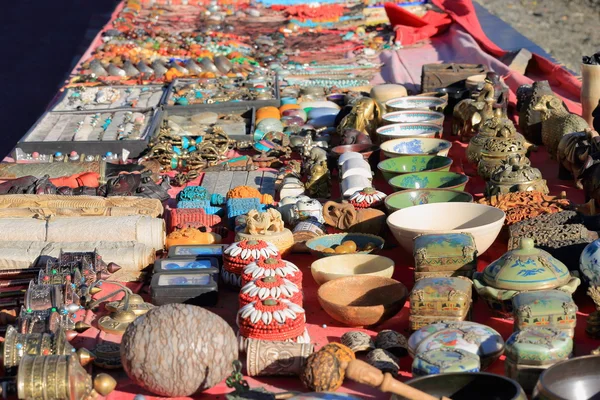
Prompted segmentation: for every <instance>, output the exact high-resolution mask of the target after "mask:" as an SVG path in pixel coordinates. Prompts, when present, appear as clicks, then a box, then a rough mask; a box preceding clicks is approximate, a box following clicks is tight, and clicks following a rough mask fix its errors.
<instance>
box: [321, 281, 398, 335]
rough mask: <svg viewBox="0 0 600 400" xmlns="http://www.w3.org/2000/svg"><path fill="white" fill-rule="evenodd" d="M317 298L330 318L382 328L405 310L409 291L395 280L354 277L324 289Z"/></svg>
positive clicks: (334, 282)
mask: <svg viewBox="0 0 600 400" xmlns="http://www.w3.org/2000/svg"><path fill="white" fill-rule="evenodd" d="M317 297H318V299H319V303H320V304H321V307H323V309H324V310H325V312H327V314H329V316H331V318H333V319H335V320H336V321H338V322H341V323H343V324H345V325H348V326H354V327H363V326H372V325H377V324H381V323H382V322H384V321H386V320H388V319H390V318H391V317H393V316H394V315H396V314H397V313H398V312H399V311H400V310H401V309H402V307H404V303H405V302H406V299H407V297H408V290H407V289H406V286H404V285H403V284H402V283H400V282H398V281H396V280H394V279H390V278H384V277H381V276H368V275H355V276H347V277H345V278H338V279H334V280H332V281H329V282H327V283H325V284H323V285H321V287H319V290H318V292H317Z"/></svg>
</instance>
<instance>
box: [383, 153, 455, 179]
mask: <svg viewBox="0 0 600 400" xmlns="http://www.w3.org/2000/svg"><path fill="white" fill-rule="evenodd" d="M451 165H452V159H451V158H450V157H444V156H401V157H394V158H387V159H385V160H383V161H381V162H380V163H379V164H377V169H379V170H380V171H381V174H382V175H383V178H384V179H385V180H386V181H389V180H390V179H392V178H393V177H394V176H397V175H402V174H409V173H411V172H424V171H448V170H450V166H451Z"/></svg>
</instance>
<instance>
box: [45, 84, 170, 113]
mask: <svg viewBox="0 0 600 400" xmlns="http://www.w3.org/2000/svg"><path fill="white" fill-rule="evenodd" d="M103 89H104V90H106V89H116V90H118V91H119V92H120V96H119V99H118V100H117V101H116V102H114V103H100V104H98V103H95V102H91V103H88V104H86V105H80V107H79V108H78V107H77V106H74V105H70V104H69V99H70V97H71V94H73V93H75V92H77V89H76V88H73V87H70V88H66V89H65V90H64V91H63V92H62V94H61V95H60V97H59V98H58V99H57V100H56V102H55V103H54V104H53V105H52V106H51V108H50V110H49V111H52V112H75V111H79V112H90V111H94V112H96V111H108V110H110V111H115V110H117V109H118V110H128V111H140V110H147V109H155V108H157V107H159V106H161V105H162V104H163V103H164V101H165V97H166V95H167V88H166V87H165V86H163V85H110V86H84V87H83V91H85V92H90V93H95V92H98V91H101V90H103ZM140 90H141V91H143V92H149V93H152V95H151V98H150V99H148V101H147V102H145V103H144V104H140V105H136V106H135V107H132V106H131V105H130V104H128V103H127V102H126V99H127V98H128V94H127V92H128V91H129V92H131V91H134V92H135V91H140Z"/></svg>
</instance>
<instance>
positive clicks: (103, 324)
mask: <svg viewBox="0 0 600 400" xmlns="http://www.w3.org/2000/svg"><path fill="white" fill-rule="evenodd" d="M137 317H138V316H137V315H135V313H133V312H132V311H126V310H118V311H115V312H112V313H111V314H110V315H105V316H104V317H101V318H100V319H99V320H98V328H100V330H102V331H104V332H107V333H114V334H115V335H122V334H123V333H125V330H126V329H127V327H128V326H129V324H130V323H132V322H133V321H135V319H136V318H137Z"/></svg>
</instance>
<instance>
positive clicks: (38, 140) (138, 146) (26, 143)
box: [15, 109, 158, 158]
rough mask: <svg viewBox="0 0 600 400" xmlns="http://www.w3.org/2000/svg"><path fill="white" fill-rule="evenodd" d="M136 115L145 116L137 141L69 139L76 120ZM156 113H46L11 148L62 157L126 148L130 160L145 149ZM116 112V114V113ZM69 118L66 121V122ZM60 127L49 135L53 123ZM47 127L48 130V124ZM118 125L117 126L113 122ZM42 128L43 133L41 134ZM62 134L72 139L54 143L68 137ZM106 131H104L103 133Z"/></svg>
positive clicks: (121, 151)
mask: <svg viewBox="0 0 600 400" xmlns="http://www.w3.org/2000/svg"><path fill="white" fill-rule="evenodd" d="M129 111H131V112H140V113H142V114H144V115H145V120H144V123H143V126H142V128H141V129H140V137H139V139H125V140H117V139H115V140H78V141H75V140H73V137H74V136H75V129H76V128H77V121H82V120H83V119H84V118H86V117H89V116H91V115H94V114H97V113H99V114H107V113H115V115H122V114H121V113H126V112H129ZM157 111H158V110H153V109H146V110H137V111H136V110H129V109H119V110H109V111H104V112H101V111H99V110H98V111H93V112H92V111H88V112H83V111H75V112H67V111H63V112H52V111H47V112H45V113H44V114H42V116H41V117H40V118H39V119H38V120H37V121H36V123H35V124H34V125H33V126H32V127H31V128H30V129H29V131H28V132H27V133H26V134H25V136H23V137H22V138H21V139H20V140H19V142H18V143H17V145H16V146H15V147H18V148H21V149H22V150H23V151H25V152H27V153H33V152H39V153H41V154H49V153H56V152H61V153H63V154H69V153H70V152H71V151H76V152H78V153H79V154H106V153H107V152H112V153H115V154H122V153H123V149H127V150H128V151H129V152H130V155H129V157H130V158H136V157H139V156H140V155H141V154H142V153H143V152H144V151H145V150H146V149H147V147H148V140H149V137H150V132H154V125H155V124H156V117H157ZM117 113H119V114H117ZM69 118H70V119H69ZM104 120H105V117H101V118H100V121H99V123H98V124H97V125H96V126H95V127H94V128H93V131H92V132H93V134H96V133H97V129H96V128H98V127H101V125H102V124H103V122H104ZM58 121H60V122H59V123H60V124H64V126H63V127H62V129H60V128H59V129H55V130H54V132H52V128H54V127H56V125H57V122H58ZM48 124H51V126H50V128H48V126H45V125H48ZM117 124H118V123H117ZM44 129H46V132H44ZM65 132H73V135H72V136H73V137H71V139H70V140H56V139H60V137H61V136H62V137H63V138H68V137H69V134H66V135H65ZM107 132H108V130H107ZM48 134H53V135H55V136H56V137H55V138H52V139H54V140H52V139H50V140H46V139H48Z"/></svg>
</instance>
